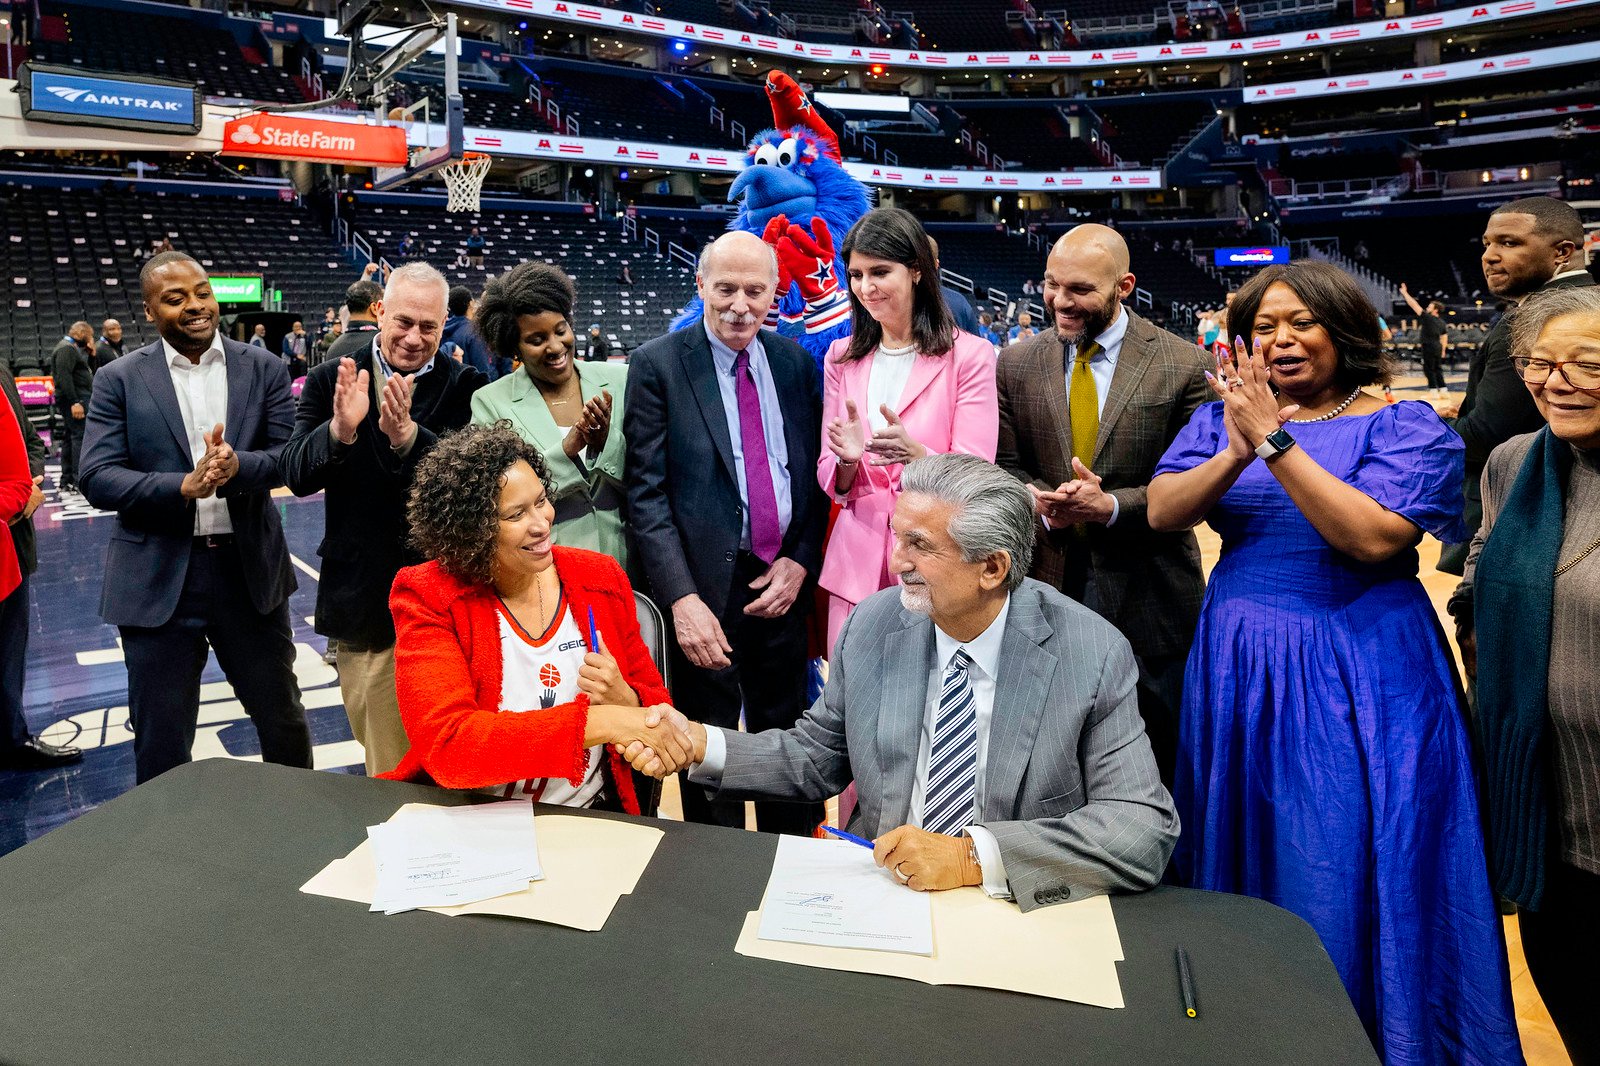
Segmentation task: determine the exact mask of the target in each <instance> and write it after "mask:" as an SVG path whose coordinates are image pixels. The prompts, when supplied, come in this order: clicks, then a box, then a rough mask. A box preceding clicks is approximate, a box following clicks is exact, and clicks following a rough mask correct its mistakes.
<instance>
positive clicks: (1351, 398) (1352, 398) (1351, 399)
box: [1289, 385, 1361, 425]
mask: <svg viewBox="0 0 1600 1066" xmlns="http://www.w3.org/2000/svg"><path fill="white" fill-rule="evenodd" d="M1360 395H1361V386H1360V385H1357V386H1356V387H1355V388H1354V389H1353V390H1352V391H1351V393H1350V395H1348V396H1346V397H1345V398H1344V403H1342V404H1340V405H1339V406H1338V407H1335V408H1334V409H1333V410H1331V411H1329V412H1328V413H1327V414H1325V415H1318V416H1317V417H1316V418H1291V419H1289V421H1291V422H1294V423H1295V424H1297V425H1305V424H1307V423H1309V422H1326V421H1327V420H1328V419H1330V418H1338V417H1339V416H1340V415H1342V414H1344V412H1345V409H1346V408H1348V407H1349V406H1350V405H1351V404H1353V403H1355V402H1356V397H1358V396H1360Z"/></svg>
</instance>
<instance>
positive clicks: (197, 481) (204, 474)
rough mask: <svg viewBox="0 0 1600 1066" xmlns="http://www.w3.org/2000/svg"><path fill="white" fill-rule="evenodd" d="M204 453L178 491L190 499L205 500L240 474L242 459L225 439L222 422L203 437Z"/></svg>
mask: <svg viewBox="0 0 1600 1066" xmlns="http://www.w3.org/2000/svg"><path fill="white" fill-rule="evenodd" d="M203 439H204V440H205V442H206V450H205V454H204V455H202V456H200V459H199V461H198V462H196V463H195V464H194V469H193V470H191V471H189V473H187V474H185V475H184V478H183V484H181V485H180V486H179V487H178V491H179V492H181V493H182V494H183V497H184V499H187V500H203V499H206V498H208V497H210V496H212V495H214V494H215V493H216V491H217V490H218V489H220V488H221V487H222V486H224V485H226V484H227V483H228V482H229V481H231V480H233V477H234V475H235V474H237V473H238V472H239V456H238V455H237V454H236V453H235V452H234V450H233V445H231V444H229V443H228V442H227V441H225V440H223V439H222V423H221V422H218V423H217V424H216V425H215V426H213V427H212V428H211V429H208V430H207V431H206V432H205V434H204V438H203Z"/></svg>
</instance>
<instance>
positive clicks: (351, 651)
mask: <svg viewBox="0 0 1600 1066" xmlns="http://www.w3.org/2000/svg"><path fill="white" fill-rule="evenodd" d="M338 655H339V691H340V692H341V693H342V694H343V695H344V713H345V714H346V715H348V716H349V718H350V731H351V732H352V733H354V734H355V738H356V742H357V743H358V744H360V745H361V746H362V747H363V748H365V749H366V754H367V776H368V777H374V776H376V775H378V774H382V773H388V772H389V771H390V770H393V769H394V768H395V767H396V766H399V765H400V759H401V757H402V756H404V755H405V753H406V752H407V751H409V750H410V749H411V741H410V740H409V739H408V738H407V737H406V730H405V727H404V726H403V725H401V724H400V702H399V700H398V699H397V698H396V697H395V691H394V646H393V645H390V646H389V647H387V648H383V649H381V650H379V651H366V650H363V649H358V648H354V647H352V646H351V645H349V644H347V643H345V642H344V641H342V640H341V641H339V642H338Z"/></svg>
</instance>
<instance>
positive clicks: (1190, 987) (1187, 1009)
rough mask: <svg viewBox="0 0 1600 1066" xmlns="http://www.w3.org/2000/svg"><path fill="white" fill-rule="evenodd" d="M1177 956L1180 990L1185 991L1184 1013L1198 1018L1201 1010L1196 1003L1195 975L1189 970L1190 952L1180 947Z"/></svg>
mask: <svg viewBox="0 0 1600 1066" xmlns="http://www.w3.org/2000/svg"><path fill="white" fill-rule="evenodd" d="M1177 956H1178V990H1179V991H1180V992H1182V993H1183V1013H1185V1014H1187V1015H1188V1016H1189V1017H1191V1018H1198V1017H1200V1011H1199V1009H1198V1008H1197V1007H1195V1004H1194V975H1193V974H1191V973H1190V972H1189V953H1188V952H1187V951H1185V950H1183V949H1182V948H1179V949H1178V951H1177Z"/></svg>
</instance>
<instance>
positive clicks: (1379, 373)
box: [1228, 259, 1394, 389]
mask: <svg viewBox="0 0 1600 1066" xmlns="http://www.w3.org/2000/svg"><path fill="white" fill-rule="evenodd" d="M1280 281H1281V282H1283V283H1284V284H1285V285H1287V286H1289V288H1291V289H1293V290H1294V294H1295V295H1296V296H1298V297H1300V299H1301V300H1303V301H1304V302H1305V305H1306V310H1308V311H1310V312H1311V313H1312V315H1314V316H1315V317H1316V320H1317V324H1318V325H1320V326H1321V327H1322V328H1323V329H1325V330H1327V331H1328V338H1329V339H1330V340H1332V341H1333V347H1334V350H1335V351H1337V352H1338V353H1339V369H1338V370H1337V371H1336V372H1335V374H1334V381H1335V382H1336V383H1337V384H1338V385H1339V387H1340V388H1344V389H1353V388H1355V387H1356V386H1358V385H1387V384H1389V382H1390V380H1391V379H1393V377H1394V363H1393V361H1392V360H1391V359H1390V358H1389V354H1388V353H1387V352H1385V351H1384V350H1383V331H1382V330H1381V329H1379V328H1378V311H1377V308H1375V307H1373V306H1372V301H1371V300H1369V299H1367V294H1366V293H1365V292H1363V291H1362V290H1361V286H1359V285H1357V284H1356V281H1355V279H1354V278H1352V277H1351V276H1350V275H1349V274H1346V273H1345V272H1344V271H1342V270H1340V269H1339V268H1338V267H1336V266H1334V265H1333V264H1332V263H1323V262H1318V261H1317V260H1314V259H1301V260H1296V261H1295V262H1292V263H1289V264H1286V265H1283V266H1269V267H1265V268H1263V269H1262V270H1261V272H1260V273H1258V274H1257V275H1256V276H1255V277H1253V278H1251V279H1250V280H1249V281H1247V282H1245V283H1244V285H1242V286H1240V288H1239V290H1238V292H1236V293H1234V296H1233V303H1232V304H1231V305H1230V306H1229V308H1228V328H1229V329H1231V330H1232V331H1233V332H1234V333H1236V334H1238V335H1240V336H1242V337H1245V338H1246V341H1245V343H1246V344H1248V343H1250V342H1249V339H1248V338H1249V337H1250V336H1251V335H1252V330H1253V329H1254V327H1255V321H1256V311H1257V309H1258V308H1260V306H1261V300H1262V297H1264V296H1266V294H1267V290H1268V289H1270V288H1271V287H1272V286H1274V285H1276V284H1277V283H1278V282H1280Z"/></svg>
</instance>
